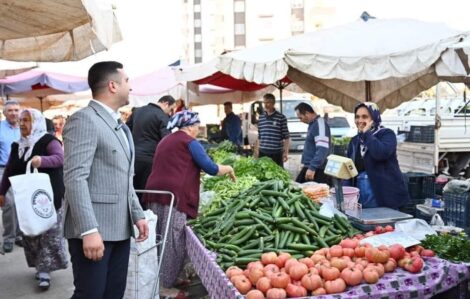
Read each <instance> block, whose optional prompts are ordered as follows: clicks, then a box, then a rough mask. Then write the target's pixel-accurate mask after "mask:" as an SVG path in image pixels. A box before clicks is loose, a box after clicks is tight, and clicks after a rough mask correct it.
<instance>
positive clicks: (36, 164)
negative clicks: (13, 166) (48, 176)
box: [31, 156, 41, 168]
mask: <svg viewBox="0 0 470 299" xmlns="http://www.w3.org/2000/svg"><path fill="white" fill-rule="evenodd" d="M31 165H32V166H33V167H34V168H39V167H41V157H40V156H34V157H33V158H32V159H31Z"/></svg>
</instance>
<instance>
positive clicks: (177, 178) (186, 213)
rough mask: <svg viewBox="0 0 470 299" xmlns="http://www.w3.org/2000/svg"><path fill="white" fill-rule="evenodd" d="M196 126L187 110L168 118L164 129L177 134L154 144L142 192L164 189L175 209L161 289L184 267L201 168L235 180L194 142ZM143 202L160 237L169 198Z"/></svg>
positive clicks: (230, 171) (147, 197)
mask: <svg viewBox="0 0 470 299" xmlns="http://www.w3.org/2000/svg"><path fill="white" fill-rule="evenodd" d="M199 124H200V120H199V116H198V114H197V113H196V112H191V111H189V110H184V111H181V112H178V113H176V114H175V115H173V116H172V117H171V119H170V121H169V122H168V130H170V131H172V130H173V129H175V128H178V131H176V132H174V133H172V134H170V135H168V136H166V137H164V138H163V139H162V140H161V141H160V143H159V144H158V146H157V149H156V151H155V155H154V158H153V167H152V172H151V173H150V176H149V178H148V180H147V184H146V186H145V189H146V190H166V191H170V192H172V193H173V194H174V195H175V203H176V208H174V209H173V210H172V213H171V227H170V228H169V231H168V238H167V243H166V247H165V252H164V254H163V258H162V265H161V267H162V269H161V283H162V285H163V287H165V288H171V287H173V286H175V282H177V277H178V274H179V273H180V272H181V270H182V269H183V266H184V260H185V257H186V245H185V242H186V236H185V232H184V227H185V225H186V220H187V219H188V218H192V219H194V218H196V217H197V213H198V206H199V182H200V171H201V169H202V170H203V171H204V172H206V173H208V174H210V175H219V176H222V175H229V176H230V177H231V179H232V180H235V179H236V178H235V174H234V171H233V168H232V167H231V166H226V165H220V164H219V165H217V164H215V163H214V162H213V161H212V160H211V159H210V158H209V156H208V155H207V154H206V152H205V151H204V149H203V147H202V145H201V144H200V143H199V142H198V141H197V140H196V139H195V138H196V136H197V134H198V130H199ZM170 157H173V158H170ZM143 201H144V202H145V203H146V204H147V207H148V208H150V209H151V210H152V211H153V212H154V213H155V214H157V217H158V223H157V229H156V230H157V235H163V234H164V225H165V224H166V221H167V219H168V214H169V208H170V206H169V205H170V196H168V195H166V194H144V196H143Z"/></svg>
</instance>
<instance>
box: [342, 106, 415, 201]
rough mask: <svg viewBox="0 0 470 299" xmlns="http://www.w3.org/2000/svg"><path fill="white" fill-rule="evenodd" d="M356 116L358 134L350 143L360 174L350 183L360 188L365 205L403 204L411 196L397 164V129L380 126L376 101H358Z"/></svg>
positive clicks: (350, 149)
mask: <svg viewBox="0 0 470 299" xmlns="http://www.w3.org/2000/svg"><path fill="white" fill-rule="evenodd" d="M354 119H355V122H356V126H357V130H358V134H357V135H356V136H354V137H353V138H352V139H351V142H350V143H349V146H348V157H349V158H351V159H352V160H353V161H354V164H355V165H356V168H357V171H358V173H359V174H358V176H357V177H355V178H353V179H352V180H350V181H348V182H347V184H348V185H351V186H355V187H357V188H359V190H360V196H359V203H361V205H362V208H375V207H389V208H393V209H398V208H400V207H403V206H404V205H406V204H407V203H408V202H409V200H410V199H409V195H408V191H407V188H406V185H405V181H404V178H403V175H402V173H401V171H400V167H399V166H398V160H397V154H396V150H397V138H396V136H395V133H394V132H393V131H392V130H390V129H387V128H384V127H383V126H381V122H382V119H381V117H380V111H379V108H378V106H377V105H376V104H375V103H372V102H365V103H361V104H359V105H357V106H356V107H355V108H354Z"/></svg>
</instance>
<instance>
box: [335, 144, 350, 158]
mask: <svg viewBox="0 0 470 299" xmlns="http://www.w3.org/2000/svg"><path fill="white" fill-rule="evenodd" d="M333 154H335V155H338V156H343V157H346V156H347V154H348V145H346V144H345V145H337V144H334V145H333Z"/></svg>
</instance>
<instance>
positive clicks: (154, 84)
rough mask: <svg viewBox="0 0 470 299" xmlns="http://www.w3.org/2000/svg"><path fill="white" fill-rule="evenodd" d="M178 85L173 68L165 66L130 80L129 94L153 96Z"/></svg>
mask: <svg viewBox="0 0 470 299" xmlns="http://www.w3.org/2000/svg"><path fill="white" fill-rule="evenodd" d="M178 85H183V83H181V82H178V81H177V80H176V77H175V72H174V70H173V68H171V67H169V66H167V67H164V68H162V69H159V70H157V71H155V72H152V73H150V74H146V75H143V76H140V77H137V78H135V79H132V80H131V87H132V91H131V94H132V95H135V96H154V95H160V94H162V93H165V92H169V91H170V90H172V89H173V88H176V87H177V86H178Z"/></svg>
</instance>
